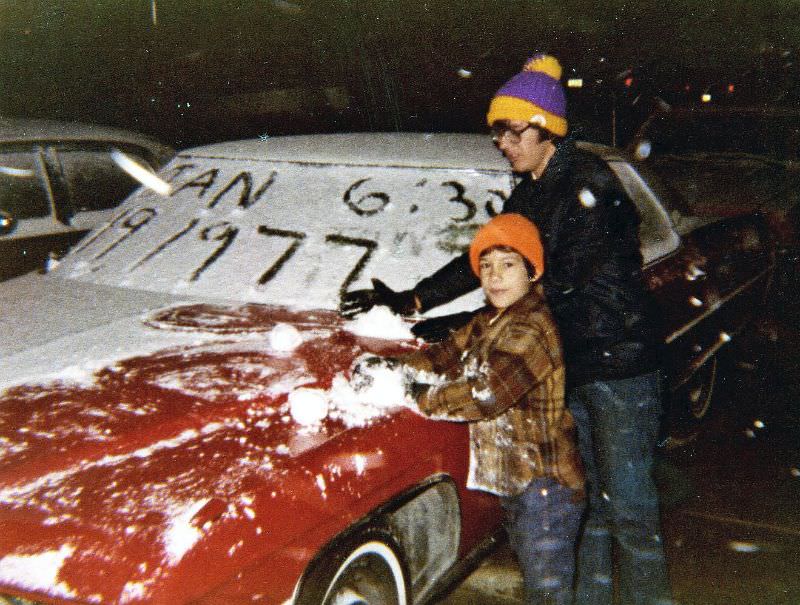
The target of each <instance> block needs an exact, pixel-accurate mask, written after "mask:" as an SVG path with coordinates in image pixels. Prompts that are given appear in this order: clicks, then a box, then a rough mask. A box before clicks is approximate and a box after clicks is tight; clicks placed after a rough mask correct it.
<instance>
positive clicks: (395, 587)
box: [297, 530, 411, 605]
mask: <svg viewBox="0 0 800 605" xmlns="http://www.w3.org/2000/svg"><path fill="white" fill-rule="evenodd" d="M328 553H329V556H324V557H323V558H322V559H321V560H320V562H319V563H318V564H317V565H316V568H315V570H314V572H313V573H311V574H310V575H309V576H308V577H307V578H306V579H305V581H304V582H303V589H301V591H300V595H299V598H298V599H297V603H298V604H301V605H408V604H409V603H410V602H411V599H410V598H409V585H408V572H407V567H406V564H405V561H404V560H403V556H402V553H401V550H400V548H399V546H398V545H397V543H396V542H395V540H394V539H393V538H392V537H391V536H390V535H389V534H388V533H387V532H384V531H379V530H372V531H365V532H360V533H359V534H358V535H357V536H355V537H353V538H349V539H348V540H346V541H345V542H344V543H341V544H336V545H334V547H332V548H330V549H328Z"/></svg>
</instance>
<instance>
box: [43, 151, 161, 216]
mask: <svg viewBox="0 0 800 605" xmlns="http://www.w3.org/2000/svg"><path fill="white" fill-rule="evenodd" d="M57 153H58V157H59V163H60V165H61V170H62V172H63V175H64V180H65V182H66V185H67V190H68V192H69V197H70V201H71V203H72V210H73V212H91V211H94V210H107V209H109V208H114V207H116V206H118V205H119V204H120V203H121V202H122V201H123V200H124V199H125V198H126V197H127V196H128V194H129V193H130V192H131V191H132V190H133V189H134V187H136V185H137V183H136V181H134V180H133V179H132V178H131V177H130V176H129V175H128V174H127V173H125V172H123V171H122V170H121V169H120V168H119V166H117V165H116V164H115V163H114V161H113V160H112V159H111V156H110V155H109V153H108V151H106V150H99V149H98V150H59V151H58V152H57ZM127 155H129V156H130V157H131V158H132V159H133V160H135V161H136V162H138V163H139V164H142V165H143V166H148V165H149V164H148V163H147V162H145V161H144V160H143V159H141V158H140V157H137V156H136V155H134V154H132V153H130V152H127Z"/></svg>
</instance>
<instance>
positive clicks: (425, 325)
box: [411, 311, 474, 342]
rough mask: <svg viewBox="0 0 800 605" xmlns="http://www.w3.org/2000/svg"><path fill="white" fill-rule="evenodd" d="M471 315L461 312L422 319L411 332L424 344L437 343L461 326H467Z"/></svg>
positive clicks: (469, 312) (412, 327) (468, 312)
mask: <svg viewBox="0 0 800 605" xmlns="http://www.w3.org/2000/svg"><path fill="white" fill-rule="evenodd" d="M473 315H474V313H472V312H471V311H463V312H461V313H454V314H453V315H442V316H441V317H431V318H430V319H423V320H422V321H419V322H417V323H415V324H414V325H413V326H411V332H412V333H413V334H414V336H416V337H417V338H421V339H422V340H425V341H426V342H439V341H442V340H444V339H445V338H447V337H448V336H450V334H452V333H453V332H455V331H456V330H458V329H459V328H460V327H461V326H465V325H467V323H468V322H469V320H470V319H472V316H473Z"/></svg>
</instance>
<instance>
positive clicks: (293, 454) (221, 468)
mask: <svg viewBox="0 0 800 605" xmlns="http://www.w3.org/2000/svg"><path fill="white" fill-rule="evenodd" d="M278 322H281V323H286V324H290V325H292V326H293V327H294V328H295V329H296V330H298V331H299V334H300V336H301V337H302V344H300V345H299V346H297V347H296V348H295V349H293V350H292V351H291V352H287V351H281V350H276V349H275V347H274V346H271V345H270V342H269V338H268V336H269V333H268V332H269V330H270V329H271V328H272V327H274V326H275V325H276V324H277V323H278ZM113 326H114V327H113V328H112V327H110V326H103V325H94V326H92V327H91V329H88V330H86V331H83V332H79V333H77V334H73V335H66V336H62V337H61V338H60V339H59V340H58V342H57V344H53V343H38V345H37V349H39V350H41V349H42V347H45V348H46V347H50V348H52V347H54V346H57V347H62V348H64V349H65V350H67V349H69V347H70V346H72V345H71V343H73V342H74V341H76V340H77V341H83V342H84V343H85V342H90V343H100V342H103V339H104V338H106V339H108V338H111V336H105V335H107V334H110V333H111V332H112V331H113V330H116V331H117V332H116V333H117V334H118V333H119V330H120V326H123V327H124V329H125V330H128V331H129V332H128V334H130V335H131V338H139V339H140V340H141V334H146V335H147V338H145V339H144V340H146V341H147V342H148V347H149V348H150V349H154V348H156V347H155V344H154V343H157V342H158V340H159V338H160V337H164V338H165V339H166V340H165V342H168V343H172V344H171V346H169V347H167V348H162V349H160V350H157V351H155V352H150V353H147V354H142V355H137V356H133V357H127V358H124V356H123V358H122V359H118V360H115V361H114V362H113V363H108V364H105V365H103V366H102V367H101V368H100V369H98V370H96V371H94V373H92V374H90V375H88V376H84V377H82V378H81V380H79V381H77V382H75V381H72V382H70V381H65V380H63V379H60V378H59V379H48V380H43V381H42V380H40V381H38V382H36V381H33V382H30V381H29V382H27V383H26V384H22V385H17V386H12V387H10V388H8V389H7V390H5V391H4V392H2V393H0V593H2V592H17V593H19V594H26V595H36V594H40V595H48V596H50V597H53V596H56V597H63V598H65V599H67V598H68V599H74V600H77V601H81V602H100V603H105V602H120V603H129V602H164V603H165V602H171V603H173V602H179V601H183V600H189V599H191V598H194V597H197V596H199V595H201V594H203V592H204V591H206V590H208V589H209V587H210V586H213V585H214V583H215V582H219V581H220V578H224V577H225V574H229V573H230V570H233V569H241V568H243V567H246V566H247V564H248V561H249V560H255V559H256V558H257V557H263V556H264V555H265V554H266V553H269V552H270V551H273V550H275V549H278V548H279V547H281V546H282V545H284V544H286V543H287V542H288V541H289V540H290V539H292V538H294V537H296V532H295V533H294V534H292V533H291V528H297V527H303V526H306V527H311V526H312V522H313V524H319V523H320V522H321V520H322V521H324V519H325V517H326V516H329V515H331V514H332V513H331V511H332V510H333V511H336V506H335V503H332V500H335V498H336V496H335V493H333V492H334V491H335V490H328V487H329V484H330V481H331V475H330V474H328V475H323V474H321V473H320V472H319V471H318V470H314V469H318V468H320V465H319V463H317V464H316V465H315V464H314V459H315V457H318V456H319V450H320V449H321V448H322V449H324V448H325V447H326V444H329V443H330V442H331V440H335V439H341V437H342V435H344V434H346V433H347V432H348V431H350V428H349V427H348V426H347V422H346V420H342V419H337V420H331V419H326V420H325V421H324V423H323V424H322V426H321V427H320V428H319V429H318V430H317V429H315V430H313V431H305V432H304V430H303V429H302V427H299V426H298V425H297V424H296V423H295V422H294V421H293V420H292V418H291V416H290V414H289V411H288V404H287V393H288V392H289V391H291V390H292V389H293V388H294V387H296V386H299V385H301V384H306V385H308V386H314V387H319V388H328V387H329V386H330V384H331V380H332V377H333V376H334V375H335V374H336V373H337V372H340V371H342V370H345V369H346V368H347V367H348V366H349V365H350V363H351V362H352V360H353V358H354V357H355V356H356V355H358V354H360V353H362V352H364V351H365V350H372V351H374V352H379V353H381V352H383V353H391V352H394V353H396V352H398V351H400V350H401V349H403V348H408V347H410V346H413V345H412V344H411V343H410V342H407V343H405V344H402V343H398V342H391V341H381V340H375V339H363V338H359V337H356V336H354V335H353V334H351V333H350V332H347V331H345V330H344V329H342V325H341V321H340V319H339V318H338V316H337V315H336V314H335V313H333V312H330V311H320V312H313V313H312V312H302V313H301V312H294V313H293V312H289V311H287V310H285V309H276V308H269V307H264V306H260V305H252V304H250V305H242V306H238V307H234V306H214V305H208V304H194V305H185V306H183V307H179V308H173V309H165V310H161V311H154V312H150V313H146V314H144V315H141V316H138V317H136V318H133V319H132V318H125V319H123V318H119V319H117V320H115V322H114V323H113ZM176 336H180V337H182V338H184V339H185V342H184V343H183V344H174V342H173V341H172V340H170V339H171V338H174V337H176ZM147 339H149V340H147ZM87 346H88V345H87ZM103 354H104V355H106V354H108V351H106V352H105V353H103ZM26 355H28V356H30V355H35V353H29V352H25V351H21V352H18V353H17V354H16V357H17V358H19V359H20V360H22V361H21V363H23V362H24V363H28V361H29V360H27V357H26ZM13 357H14V356H12V359H11V360H10V361H9V360H8V359H7V360H6V361H7V362H8V363H13ZM26 360H27V361H26ZM106 361H108V359H106ZM400 413H401V414H409V412H400ZM373 422H374V423H376V424H381V423H388V424H391V423H392V422H393V419H392V415H388V416H386V417H379V418H376V419H375V420H374V421H373ZM326 459H327V460H330V456H328V457H327V458H326ZM348 464H349V466H350V468H349V469H348V468H345V467H347V465H348ZM369 464H370V461H369V460H368V459H358V456H357V455H356V456H354V457H350V458H348V459H347V460H343V461H342V468H344V472H356V471H363V469H364V467H365V466H369ZM328 471H331V469H330V468H328ZM339 472H340V473H341V472H342V469H339ZM326 477H327V479H326ZM351 489H354V488H352V486H351ZM219 553H225V554H226V555H227V558H226V557H222V558H223V559H225V560H222V561H220V560H219V558H220V557H219ZM198 568H203V569H204V573H203V575H202V578H199V577H196V575H197V569H198Z"/></svg>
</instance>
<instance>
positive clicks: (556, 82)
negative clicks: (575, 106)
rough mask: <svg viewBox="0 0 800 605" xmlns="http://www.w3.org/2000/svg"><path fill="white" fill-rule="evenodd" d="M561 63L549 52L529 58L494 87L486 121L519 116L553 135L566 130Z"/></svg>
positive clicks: (562, 134)
mask: <svg viewBox="0 0 800 605" xmlns="http://www.w3.org/2000/svg"><path fill="white" fill-rule="evenodd" d="M560 80H561V64H560V63H559V62H558V59H556V58H555V57H551V56H550V55H544V54H538V55H535V56H534V57H533V58H531V59H529V60H528V62H527V63H526V64H525V67H523V68H522V71H521V72H520V73H518V74H517V75H515V76H514V77H513V78H511V79H510V80H509V81H508V82H506V83H505V84H503V86H502V87H501V88H500V90H498V91H497V93H496V94H495V96H494V98H493V99H492V102H491V103H490V104H489V111H488V112H487V114H486V122H487V123H488V124H489V126H491V125H492V124H494V123H495V122H496V121H497V120H520V121H522V122H530V123H532V124H537V125H539V126H541V127H542V128H544V129H545V130H549V131H550V132H552V133H553V134H554V135H556V136H559V137H563V136H565V135H566V134H567V99H566V96H565V95H564V88H563V87H562V86H561V82H560Z"/></svg>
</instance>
